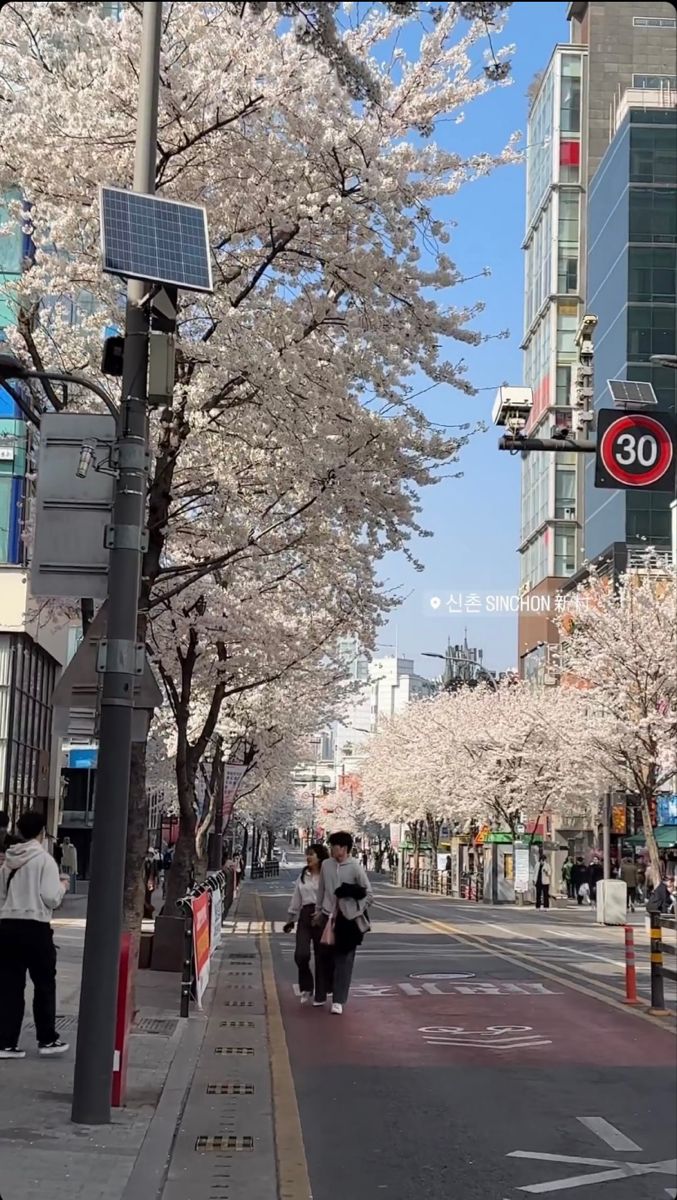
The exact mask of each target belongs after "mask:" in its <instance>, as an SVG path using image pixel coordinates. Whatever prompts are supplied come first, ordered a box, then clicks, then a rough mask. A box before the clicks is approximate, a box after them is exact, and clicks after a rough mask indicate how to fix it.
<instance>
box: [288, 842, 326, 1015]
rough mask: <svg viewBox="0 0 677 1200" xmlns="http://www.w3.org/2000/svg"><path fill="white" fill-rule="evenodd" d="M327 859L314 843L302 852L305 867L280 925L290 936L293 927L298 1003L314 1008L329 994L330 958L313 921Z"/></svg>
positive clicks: (319, 930) (319, 845)
mask: <svg viewBox="0 0 677 1200" xmlns="http://www.w3.org/2000/svg"><path fill="white" fill-rule="evenodd" d="M328 858H329V851H328V850H327V847H326V846H322V845H321V844H320V843H319V842H314V843H313V845H312V846H309V847H308V849H307V850H306V865H305V867H304V868H303V870H302V871H301V874H300V875H299V877H298V879H297V880H296V885H295V887H294V894H293V895H292V898H291V904H290V905H289V917H290V920H289V921H287V924H286V925H285V926H284V932H285V933H291V932H292V930H293V928H294V925H296V948H295V950H294V962H295V963H296V967H297V970H298V980H299V991H300V993H301V1004H309V1003H310V1001H311V1000H312V1001H313V1004H314V1005H315V1006H316V1007H319V1006H320V1005H322V1004H324V1003H325V1002H326V999H327V995H328V993H329V992H330V991H331V983H332V980H331V970H332V966H333V961H332V959H333V956H332V954H331V952H329V951H327V950H326V949H325V947H324V946H321V945H320V938H321V936H322V929H321V928H320V926H319V925H318V924H317V923H316V922H315V921H314V917H315V913H316V910H317V892H318V887H319V883H320V871H321V869H322V863H323V862H325V861H326V860H327V859H328ZM311 950H312V952H313V956H314V959H315V963H314V965H315V976H314V977H313V972H312V970H311V967H310V957H311Z"/></svg>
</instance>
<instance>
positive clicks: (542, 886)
mask: <svg viewBox="0 0 677 1200" xmlns="http://www.w3.org/2000/svg"><path fill="white" fill-rule="evenodd" d="M551 877H552V873H551V870H550V863H549V862H548V860H547V858H546V857H545V854H544V852H543V850H539V852H538V862H537V864H536V870H535V871H534V884H535V886H536V908H550V880H551Z"/></svg>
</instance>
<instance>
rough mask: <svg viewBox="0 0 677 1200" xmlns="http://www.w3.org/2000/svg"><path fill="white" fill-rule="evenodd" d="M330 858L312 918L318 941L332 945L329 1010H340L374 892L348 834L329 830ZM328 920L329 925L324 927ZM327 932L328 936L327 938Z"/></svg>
mask: <svg viewBox="0 0 677 1200" xmlns="http://www.w3.org/2000/svg"><path fill="white" fill-rule="evenodd" d="M329 847H330V852H331V858H328V859H327V861H326V862H324V863H323V864H322V870H321V872H320V882H319V885H318V889H317V913H316V916H315V921H316V923H317V924H318V925H320V926H321V927H322V936H321V939H320V941H321V943H322V944H323V945H326V944H327V941H329V944H331V939H332V938H333V945H334V985H333V1004H332V1006H331V1011H332V1013H334V1014H335V1015H336V1016H340V1015H341V1013H342V1012H343V1006H344V1004H345V1003H346V1002H347V1000H348V993H349V992H350V982H351V980H352V977H353V967H354V965H355V951H356V949H357V947H358V946H360V945H361V944H362V941H363V939H364V935H365V933H367V932H368V930H369V929H370V922H369V913H368V909H369V905H370V904H371V903H372V902H373V899H374V895H373V892H372V890H371V885H370V883H369V879H368V877H367V873H366V871H365V869H364V867H363V866H362V864H361V863H360V862H359V860H358V859H355V858H352V857H351V851H352V848H353V839H352V836H351V834H349V833H344V832H340V833H332V835H331V837H330V838H329ZM330 921H331V923H332V926H331V929H330V930H327V925H328V923H329V922H330ZM327 934H329V937H327Z"/></svg>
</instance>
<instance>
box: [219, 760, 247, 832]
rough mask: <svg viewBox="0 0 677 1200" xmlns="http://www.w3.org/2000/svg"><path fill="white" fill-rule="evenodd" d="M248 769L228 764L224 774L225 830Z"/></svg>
mask: <svg viewBox="0 0 677 1200" xmlns="http://www.w3.org/2000/svg"><path fill="white" fill-rule="evenodd" d="M246 769H247V768H246V767H243V766H238V765H237V764H235V763H226V766H225V770H224V773H223V828H224V829H226V828H227V826H228V822H229V820H230V814H231V813H232V811H233V805H234V804H235V797H236V796H237V789H238V788H239V786H240V784H241V782H242V776H243V775H244V773H245V771H246Z"/></svg>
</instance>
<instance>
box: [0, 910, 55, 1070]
mask: <svg viewBox="0 0 677 1200" xmlns="http://www.w3.org/2000/svg"><path fill="white" fill-rule="evenodd" d="M27 971H28V974H29V975H30V977H31V980H32V982H33V1017H34V1019H35V1032H36V1035H37V1039H38V1044H39V1045H47V1044H48V1043H49V1042H53V1041H55V1039H56V950H55V948H54V939H53V937H52V929H51V926H50V925H48V924H47V923H46V922H45V921H0V1046H1V1047H2V1048H3V1049H8V1048H9V1047H13V1046H16V1045H18V1042H19V1038H20V1036H21V1025H22V1023H23V1018H24V991H25V988H26V972H27Z"/></svg>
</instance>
